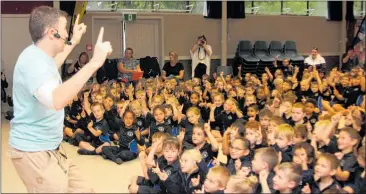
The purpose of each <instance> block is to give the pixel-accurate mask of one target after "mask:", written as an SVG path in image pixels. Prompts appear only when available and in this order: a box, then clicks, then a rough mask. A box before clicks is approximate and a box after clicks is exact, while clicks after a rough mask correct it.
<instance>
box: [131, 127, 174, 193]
mask: <svg viewBox="0 0 366 194" xmlns="http://www.w3.org/2000/svg"><path fill="white" fill-rule="evenodd" d="M169 137H170V135H169V134H167V133H163V132H157V133H155V134H154V135H153V136H152V146H151V147H150V148H149V149H146V150H143V151H140V153H139V159H140V164H141V167H142V172H143V176H134V177H132V178H131V184H130V186H129V189H130V190H131V189H132V190H136V189H137V187H138V185H145V186H152V185H153V183H151V181H150V180H149V175H148V170H149V169H150V171H151V167H152V166H154V165H155V162H154V160H158V159H159V158H163V157H164V156H163V142H164V141H165V140H166V139H168V138H169ZM151 149H154V153H155V155H154V156H153V159H151V160H150V163H148V156H147V154H149V151H150V150H151ZM136 192H137V190H136ZM136 192H134V193H136Z"/></svg>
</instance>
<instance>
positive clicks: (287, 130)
mask: <svg viewBox="0 0 366 194" xmlns="http://www.w3.org/2000/svg"><path fill="white" fill-rule="evenodd" d="M294 136H295V132H294V129H293V128H292V127H291V126H290V125H288V124H283V125H280V126H278V129H277V130H276V133H275V141H276V144H275V145H274V146H273V147H274V149H275V150H276V151H277V152H280V153H281V156H282V157H281V158H282V160H281V163H283V162H292V155H293V144H294V141H293V140H294Z"/></svg>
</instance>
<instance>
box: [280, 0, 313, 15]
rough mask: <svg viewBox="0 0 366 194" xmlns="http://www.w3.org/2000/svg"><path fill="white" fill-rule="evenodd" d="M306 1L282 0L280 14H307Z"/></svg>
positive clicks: (307, 3)
mask: <svg viewBox="0 0 366 194" xmlns="http://www.w3.org/2000/svg"><path fill="white" fill-rule="evenodd" d="M308 5H309V2H308V1H283V7H282V14H284V15H308V11H307V10H308Z"/></svg>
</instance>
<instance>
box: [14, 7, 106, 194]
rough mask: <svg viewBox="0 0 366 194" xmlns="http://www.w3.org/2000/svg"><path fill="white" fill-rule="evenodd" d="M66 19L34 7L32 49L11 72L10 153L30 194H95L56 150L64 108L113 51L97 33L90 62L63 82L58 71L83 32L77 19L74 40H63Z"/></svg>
mask: <svg viewBox="0 0 366 194" xmlns="http://www.w3.org/2000/svg"><path fill="white" fill-rule="evenodd" d="M66 18H67V14H66V12H63V11H61V10H59V9H56V8H52V7H47V6H41V7H37V8H35V9H34V10H33V11H32V13H31V14H30V18H29V32H30V35H31V38H32V40H33V44H31V45H30V46H28V47H27V48H26V49H24V50H23V51H22V53H21V54H20V56H19V58H18V61H17V62H16V65H15V68H14V79H13V98H14V119H13V120H12V121H11V123H10V129H11V130H10V137H9V152H8V153H9V156H10V157H11V159H12V162H13V164H14V167H15V169H16V170H17V172H18V174H19V176H20V178H21V179H22V181H23V183H24V184H25V186H26V188H27V190H28V192H30V193H54V192H58V193H71V192H75V193H90V192H93V189H91V188H90V187H89V186H88V185H87V184H86V183H85V181H83V179H82V178H81V176H80V174H79V172H78V169H77V168H76V167H75V165H74V164H72V162H71V160H70V159H69V158H67V156H66V154H65V152H64V150H63V149H62V147H61V146H60V143H61V141H62V137H63V121H64V118H65V114H64V107H65V106H66V105H67V104H68V103H69V102H70V101H71V100H72V99H73V98H74V97H75V96H76V95H77V94H78V92H79V91H80V90H81V89H82V87H83V86H84V84H85V83H86V82H87V80H88V79H89V78H90V76H91V75H92V74H93V73H94V72H95V71H97V69H98V68H99V67H101V66H102V65H103V63H104V61H105V59H106V57H107V55H108V53H111V52H112V47H111V44H110V43H109V42H102V37H103V33H104V29H103V28H101V30H100V33H99V36H98V40H97V43H96V44H95V48H94V56H93V58H92V59H91V60H90V62H89V63H88V64H86V65H85V66H84V67H83V68H81V69H80V70H79V71H78V72H77V73H76V74H75V75H74V76H73V77H71V78H70V79H68V80H67V81H66V82H65V83H62V81H61V77H60V74H59V72H58V69H60V67H61V66H62V64H63V63H64V61H65V59H66V57H67V56H68V55H69V54H70V52H71V51H72V50H73V48H74V47H75V46H76V45H77V44H78V43H79V42H80V39H81V37H82V35H83V34H84V33H85V32H86V26H85V25H84V24H78V23H79V16H78V17H77V18H76V22H75V25H74V28H73V37H72V38H71V41H67V39H68V31H67V29H66V26H67V19H66Z"/></svg>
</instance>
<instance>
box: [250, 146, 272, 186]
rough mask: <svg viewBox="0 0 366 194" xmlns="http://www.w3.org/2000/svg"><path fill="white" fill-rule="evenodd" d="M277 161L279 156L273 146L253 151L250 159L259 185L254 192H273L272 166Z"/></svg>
mask: <svg viewBox="0 0 366 194" xmlns="http://www.w3.org/2000/svg"><path fill="white" fill-rule="evenodd" d="M278 163H279V157H278V154H277V152H276V150H274V149H273V148H270V147H266V148H259V149H257V150H256V151H255V155H254V158H253V160H252V171H253V172H254V173H255V174H256V175H257V176H259V177H261V178H260V180H261V181H260V185H258V187H257V188H256V192H255V193H262V192H263V193H266V191H270V192H267V193H275V191H276V190H275V189H274V188H273V177H274V176H275V173H274V168H275V167H276V166H277V164H278Z"/></svg>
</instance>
